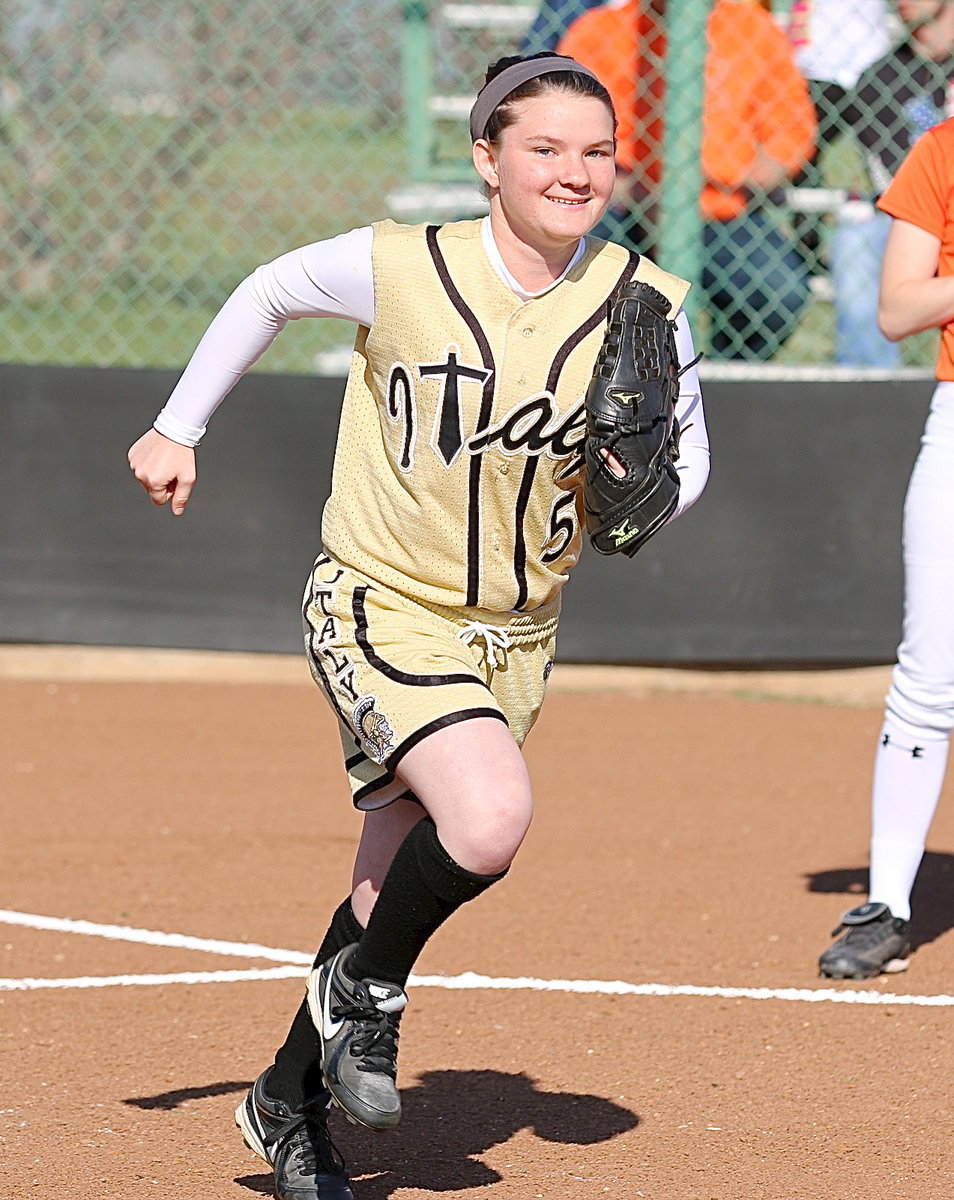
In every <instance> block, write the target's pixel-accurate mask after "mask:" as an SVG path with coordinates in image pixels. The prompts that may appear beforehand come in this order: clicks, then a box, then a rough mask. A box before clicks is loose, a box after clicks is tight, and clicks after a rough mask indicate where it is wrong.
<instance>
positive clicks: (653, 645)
mask: <svg viewBox="0 0 954 1200" xmlns="http://www.w3.org/2000/svg"><path fill="white" fill-rule="evenodd" d="M175 379H176V374H175V373H173V372H165V371H135V370H100V369H95V368H55V367H25V366H2V365H0V463H2V471H0V641H4V642H40V643H62V642H66V643H77V644H87V645H124V646H169V647H190V648H207V649H223V650H252V651H291V652H296V651H298V650H299V649H300V646H301V633H300V616H299V608H300V598H301V594H302V591H303V588H304V582H305V578H306V576H307V573H308V570H309V567H310V565H311V562H312V560H313V558H314V556H315V554H316V553H317V551H318V548H319V540H318V539H319V534H318V530H319V523H320V514H321V507H322V503H323V501H324V498H325V496H326V494H327V490H328V485H329V480H330V473H331V460H332V452H333V447H334V439H335V435H336V431H337V419H338V410H339V405H340V397H341V393H342V389H343V381H341V380H336V379H309V378H303V377H300V376H274V375H258V374H256V375H250V376H248V377H246V378H245V379H244V380H242V381H241V383H240V384H239V385H238V386H237V388H236V389H235V390H234V392H233V393H232V395H231V396H230V397H229V398H228V399H227V400H226V402H225V404H224V405H223V407H222V409H221V410H220V411H219V413H217V414H216V416H215V417H214V418H213V422H212V425H211V427H210V431H209V434H208V435H207V437H206V439H205V441H204V443H203V445H202V447H201V450H200V451H199V455H200V457H199V484H198V486H197V489H196V492H195V496H194V499H193V502H192V504H191V505H190V507H189V509H188V510H187V512H186V514H185V516H183V517H181V518H179V519H175V518H173V517H172V516H171V514H170V513H169V512H168V511H166V510H157V509H154V508H153V506H152V505H151V504H150V503H149V502H148V500H147V498H146V496H145V493H143V492H142V490H141V489H140V488H139V485H138V484H137V483H136V482H135V481H134V480H133V478H132V476H131V474H130V473H129V470H128V467H127V466H126V461H125V454H126V448H127V447H128V445H129V444H130V442H132V441H133V440H134V439H135V438H136V437H137V436H138V435H139V433H141V432H142V430H143V429H145V428H147V427H148V425H149V424H150V422H151V421H152V419H153V417H154V415H155V413H156V412H157V411H158V409H159V408H160V407H161V405H162V403H163V402H164V400H165V398H166V396H167V395H168V393H169V391H170V390H171V388H172V386H173V384H174V382H175ZM704 389H705V400H706V413H707V419H708V423H709V432H710V439H711V443H712V454H713V470H712V476H711V479H710V483H709V487H708V488H707V490H706V492H705V494H704V495H703V497H702V499H701V500H700V501H699V503H698V504H697V506H696V507H695V508H694V509H693V510H692V511H691V512H690V513H688V514H687V515H686V516H685V517H684V518H682V519H680V520H679V521H678V522H677V523H676V524H674V525H673V526H672V527H671V528H669V529H666V530H664V531H663V532H662V533H661V534H659V535H658V536H657V537H656V538H655V539H654V540H653V541H652V542H650V543H649V544H648V545H647V546H646V547H645V548H644V549H643V550H641V551H640V553H639V554H638V555H637V556H636V558H634V559H632V560H630V559H627V558H623V557H620V556H616V557H613V558H605V559H604V558H601V557H599V556H598V555H596V554H595V553H594V552H593V551H592V550H590V549H589V548H588V549H587V552H586V553H585V554H584V558H583V561H582V562H581V563H580V565H579V567H578V568H577V569H576V571H575V572H574V574H573V578H572V579H571V581H570V584H569V585H568V587H567V590H566V593H565V609H564V619H563V623H562V626H561V634H560V643H559V657H560V659H561V660H562V661H566V662H594V663H596V662H600V663H671V664H733V663H737V664H744V665H759V664H823V663H884V662H889V661H891V659H892V658H893V656H894V650H895V646H896V643H897V639H898V633H899V627H900V614H901V567H900V548H899V539H900V528H901V506H902V502H903V497H904V490H905V486H906V484H907V478H908V474H909V472H910V469H911V465H912V463H913V461H914V457H915V454H916V453H917V446H918V439H919V436H920V432H921V428H922V426H923V423H924V418H925V415H926V413H927V408H928V403H929V400H930V395H931V390H932V383H931V381H930V380H929V379H907V380H903V381H889V380H875V381H864V382H860V381H853V382H817V381H814V382H797V381H785V382H770V383H769V382H761V381H759V382H752V381H747V382H729V381H726V380H719V381H714V380H709V381H707V382H706V383H705V384H704Z"/></svg>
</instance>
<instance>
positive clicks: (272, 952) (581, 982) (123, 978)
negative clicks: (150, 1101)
mask: <svg viewBox="0 0 954 1200" xmlns="http://www.w3.org/2000/svg"><path fill="white" fill-rule="evenodd" d="M0 923H2V924H7V925H20V926H23V927H25V928H28V929H43V930H52V931H55V932H60V933H78V934H82V935H84V936H87V937H104V938H109V939H112V940H117V941H127V942H137V943H139V944H144V945H151V946H171V947H176V948H178V949H188V950H203V951H206V952H208V953H211V954H224V955H231V956H233V957H239V958H242V957H244V958H265V959H269V960H271V961H278V962H281V963H283V964H284V965H283V966H280V967H269V968H260V969H253V970H246V971H185V972H179V973H177V974H168V975H158V974H157V975H111V976H81V977H79V978H74V979H0V992H12V991H37V990H41V989H46V988H103V987H157V986H162V985H166V984H173V983H186V984H190V983H191V984H196V983H245V982H248V981H251V980H265V979H291V978H294V977H297V976H300V977H304V976H305V975H307V973H308V969H309V968H310V966H311V963H312V955H310V954H304V953H302V952H301V951H299V950H276V949H275V948H274V947H269V946H260V945H257V944H255V943H251V942H224V941H219V940H217V939H214V938H198V937H190V936H187V935H185V934H179V933H160V932H158V931H156V930H152V929H134V928H131V927H129V926H125V925H100V924H96V923H95V922H93V921H76V920H69V919H66V918H62V917H44V916H38V915H36V914H33V913H21V912H12V911H10V910H8V909H0ZM408 984H409V986H410V987H412V988H413V987H429V988H444V989H446V990H449V991H533V992H562V993H571V994H577V995H601V996H699V997H708V998H714V999H721V1000H783V1001H796V1002H801V1003H808V1004H820V1003H828V1004H867V1005H891V1006H896V1005H903V1006H914V1007H918V1008H951V1007H954V996H949V995H936V996H919V995H905V994H897V993H892V992H878V991H860V990H858V989H854V988H845V989H844V990H842V989H839V988H766V987H756V988H738V987H699V986H696V985H695V984H669V983H627V982H625V981H623V980H619V979H617V980H600V979H536V978H533V977H532V976H518V977H514V978H506V977H503V978H501V977H495V976H491V975H479V974H477V972H475V971H465V972H464V973H463V974H461V975H412V976H411V978H410V979H409V980H408Z"/></svg>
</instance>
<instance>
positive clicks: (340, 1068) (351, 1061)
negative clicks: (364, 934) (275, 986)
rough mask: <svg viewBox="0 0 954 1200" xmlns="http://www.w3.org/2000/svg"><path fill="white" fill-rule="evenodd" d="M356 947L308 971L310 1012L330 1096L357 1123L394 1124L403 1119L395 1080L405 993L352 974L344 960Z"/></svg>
mask: <svg viewBox="0 0 954 1200" xmlns="http://www.w3.org/2000/svg"><path fill="white" fill-rule="evenodd" d="M355 944H356V943H355ZM354 948H355V946H354V944H353V945H351V946H346V947H345V948H344V949H343V950H339V951H338V953H337V954H335V955H334V956H333V957H332V958H329V959H328V961H327V962H325V963H322V965H321V966H320V967H318V968H316V969H315V970H314V971H312V973H311V974H310V975H309V977H308V1011H309V1012H310V1013H311V1019H312V1021H313V1022H314V1025H315V1028H316V1029H317V1030H318V1039H319V1041H320V1042H321V1067H322V1071H323V1072H324V1076H325V1086H326V1087H327V1089H328V1091H329V1092H330V1093H331V1098H332V1100H333V1101H334V1102H335V1104H337V1105H338V1107H339V1108H340V1109H342V1110H343V1111H344V1113H345V1115H346V1116H348V1117H350V1119H351V1120H352V1121H354V1122H356V1123H357V1124H359V1125H365V1126H367V1127H368V1128H369V1129H392V1128H393V1127H394V1126H395V1125H396V1124H397V1123H398V1121H400V1119H401V1098H400V1096H399V1095H398V1090H397V1086H396V1084H395V1079H396V1078H397V1048H398V1022H399V1020H400V1014H401V1012H402V1011H403V1009H404V1006H405V1005H406V1004H407V996H406V994H405V993H404V991H403V990H402V989H401V988H400V987H398V985H397V984H396V983H386V982H384V981H382V980H377V979H364V980H361V981H360V982H358V981H356V980H354V979H352V978H351V977H350V976H349V975H348V974H347V973H346V972H345V970H344V966H343V964H344V963H345V962H346V961H347V960H348V958H350V956H351V953H352V951H353V950H354Z"/></svg>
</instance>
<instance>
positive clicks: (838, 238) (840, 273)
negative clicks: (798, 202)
mask: <svg viewBox="0 0 954 1200" xmlns="http://www.w3.org/2000/svg"><path fill="white" fill-rule="evenodd" d="M890 228H891V218H890V217H889V216H888V214H887V213H883V212H879V211H878V209H876V208H875V207H874V205H872V204H869V203H867V202H866V201H864V200H854V201H849V202H848V203H847V204H844V205H843V206H842V208H841V211H840V212H839V213H838V216H837V218H836V221H835V228H834V230H833V231H832V235H831V274H832V279H833V281H834V284H835V362H837V363H842V364H844V365H846V366H852V367H898V366H900V365H901V347H900V346H899V345H898V344H897V343H896V342H889V341H888V339H887V338H886V337H885V336H884V334H883V333H882V332H881V330H880V329H879V328H878V286H879V284H880V280H881V259H882V256H883V254H884V244H885V241H886V240H887V237H888V230H889V229H890Z"/></svg>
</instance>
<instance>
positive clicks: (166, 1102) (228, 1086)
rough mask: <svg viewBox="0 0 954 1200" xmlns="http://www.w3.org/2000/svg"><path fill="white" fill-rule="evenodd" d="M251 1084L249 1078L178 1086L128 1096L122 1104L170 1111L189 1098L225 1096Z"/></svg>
mask: <svg viewBox="0 0 954 1200" xmlns="http://www.w3.org/2000/svg"><path fill="white" fill-rule="evenodd" d="M251 1086H252V1080H250V1079H229V1080H227V1081H226V1082H225V1083H210V1084H207V1085H206V1086H205V1087H193V1088H179V1089H178V1090H177V1091H174V1092H160V1093H159V1095H158V1096H130V1097H129V1098H128V1099H127V1100H124V1101H123V1104H130V1105H132V1106H133V1107H134V1108H146V1109H149V1108H164V1109H166V1110H167V1111H171V1110H172V1109H173V1108H178V1107H179V1105H180V1104H186V1103H187V1102H188V1101H189V1100H204V1099H205V1098H206V1097H207V1096H226V1095H228V1093H229V1092H235V1093H238V1092H247V1091H248V1089H249V1088H250V1087H251Z"/></svg>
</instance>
